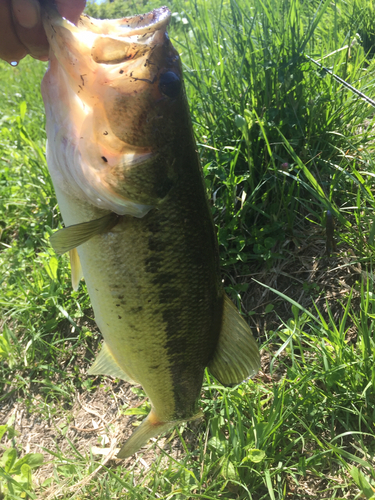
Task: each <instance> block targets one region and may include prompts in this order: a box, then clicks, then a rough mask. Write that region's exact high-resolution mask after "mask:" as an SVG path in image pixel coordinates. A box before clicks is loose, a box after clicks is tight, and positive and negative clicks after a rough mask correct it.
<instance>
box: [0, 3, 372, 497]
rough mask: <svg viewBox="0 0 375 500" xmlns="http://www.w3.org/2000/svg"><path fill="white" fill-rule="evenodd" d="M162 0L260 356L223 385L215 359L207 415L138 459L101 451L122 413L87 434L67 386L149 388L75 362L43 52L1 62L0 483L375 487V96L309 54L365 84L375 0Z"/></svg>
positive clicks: (12, 486) (128, 488)
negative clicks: (251, 375)
mask: <svg viewBox="0 0 375 500" xmlns="http://www.w3.org/2000/svg"><path fill="white" fill-rule="evenodd" d="M166 3H167V4H168V5H169V7H170V8H171V10H172V12H173V17H172V24H171V29H170V34H171V37H172V39H173V43H174V45H175V46H176V47H177V48H178V50H179V52H180V53H181V58H182V62H183V65H184V72H185V81H186V85H187V93H188V98H189V103H190V106H191V111H192V121H193V126H194V131H195V134H196V138H197V142H198V148H199V154H200V157H201V161H202V167H203V170H204V174H205V180H206V186H207V190H208V193H209V196H210V197H211V199H212V211H213V215H214V219H215V223H216V225H217V229H218V239H219V244H220V255H221V262H222V267H223V278H224V283H225V286H226V289H227V291H228V292H229V293H230V294H231V296H232V297H233V298H234V299H236V300H237V301H238V304H239V306H242V307H243V310H244V311H245V312H247V313H248V320H249V321H250V322H251V325H252V326H253V327H254V332H255V333H256V332H257V331H258V333H259V336H260V341H261V343H262V358H263V372H262V374H260V375H259V376H258V377H257V378H256V379H255V380H253V381H248V382H246V383H244V384H241V385H240V386H238V387H236V388H233V389H226V388H223V387H221V386H220V385H217V383H216V382H215V381H214V380H213V379H212V378H211V377H210V375H209V373H207V375H206V381H205V384H204V387H203V389H202V402H201V404H202V409H203V411H204V415H205V416H204V420H203V422H200V423H199V422H198V423H194V422H193V423H188V424H184V425H182V426H181V427H180V428H178V429H176V430H175V431H174V432H173V434H172V435H171V436H170V435H169V436H167V440H166V442H164V441H163V442H162V441H159V442H155V443H154V444H153V445H152V447H153V449H155V450H156V455H153V453H152V452H151V453H148V454H146V455H144V458H146V460H144V459H142V456H141V455H139V456H138V458H137V459H131V460H129V461H127V462H126V463H122V462H121V463H117V462H110V463H102V466H101V467H100V465H101V461H100V459H99V458H98V457H97V456H95V455H93V454H92V453H91V452H90V446H91V445H92V444H95V439H97V437H98V438H99V439H100V440H105V439H109V440H111V439H114V437H115V436H116V435H117V434H118V431H119V425H120V424H118V423H117V422H115V423H113V424H112V423H108V422H106V426H104V427H105V430H104V431H103V432H99V431H98V432H95V433H94V434H83V438H80V439H78V436H82V434H77V433H74V431H72V428H71V426H72V425H73V424H74V425H75V426H77V423H76V419H77V418H78V416H77V415H78V410H77V408H78V406H77V402H76V397H77V394H80V395H81V396H80V397H81V402H82V398H84V397H85V396H87V395H88V396H89V397H91V398H92V400H93V401H97V404H99V403H100V401H102V406H101V408H102V410H103V415H106V414H107V413H106V411H107V410H106V408H107V407H110V405H111V404H112V403H113V404H114V403H115V402H117V403H116V404H117V410H116V411H117V413H118V414H120V415H121V414H122V415H125V414H127V415H133V418H134V419H136V420H137V419H140V418H142V417H143V415H144V414H145V413H147V411H148V403H147V401H143V397H144V396H143V392H142V390H141V389H137V388H136V390H135V392H136V393H137V394H136V395H137V396H139V397H140V400H141V401H143V403H142V404H141V405H140V406H139V407H138V408H134V407H133V406H134V405H133V404H131V402H132V399H131V398H130V399H126V400H125V399H121V394H122V393H121V390H122V387H123V386H122V385H121V384H119V383H117V382H116V381H115V382H113V381H112V382H111V381H108V380H106V379H104V378H103V380H101V379H93V378H92V377H90V378H88V377H87V376H86V375H85V370H86V369H87V367H88V366H89V365H90V364H91V362H92V360H93V357H94V353H95V351H96V349H97V346H98V342H99V341H100V334H99V333H98V330H97V328H96V327H95V326H94V322H93V320H92V312H91V309H90V303H89V300H88V297H87V294H86V289H85V285H84V284H82V285H81V286H80V288H79V291H78V292H72V290H71V286H70V271H69V264H68V260H67V259H66V257H64V256H63V257H57V256H56V255H55V254H54V252H53V251H52V249H51V248H50V246H49V242H48V239H49V236H50V234H51V231H52V230H54V229H55V228H56V227H58V225H59V223H60V215H59V210H58V206H57V202H56V198H55V195H54V192H53V187H52V184H51V181H50V178H49V174H48V170H47V165H46V161H45V156H44V148H45V139H46V137H45V131H44V112H43V104H42V100H41V96H40V93H39V83H40V80H41V78H42V75H43V73H44V71H45V64H44V63H40V62H37V61H33V60H30V59H26V60H23V61H22V62H21V63H20V65H19V66H18V67H17V68H12V67H10V66H7V65H6V64H5V63H1V66H0V69H1V73H2V78H1V79H0V102H1V106H0V193H1V194H0V249H1V251H0V308H1V318H0V332H1V333H0V359H1V365H0V387H1V390H0V415H1V418H2V419H3V420H4V422H0V423H2V424H3V425H2V426H1V427H0V435H1V438H2V440H1V442H0V445H1V448H2V450H3V453H2V455H1V457H0V498H4V499H6V500H8V499H19V498H43V497H44V498H50V499H53V498H60V499H61V498H63V499H65V498H66V499H68V498H73V497H74V498H77V499H78V498H80V499H83V498H93V497H95V498H98V499H100V500H104V499H109V498H111V499H115V498H129V499H142V500H143V499H144V498H150V499H154V498H163V499H176V500H180V499H181V500H182V499H192V498H200V499H215V500H216V499H218V498H227V499H237V498H238V499H245V498H246V499H253V500H261V499H271V500H274V499H275V500H281V499H287V498H288V499H289V498H296V499H297V498H298V499H319V500H320V499H327V500H328V499H341V498H342V499H343V498H353V499H354V498H367V499H370V498H373V497H374V496H375V493H374V492H375V472H374V468H373V464H374V453H375V442H374V438H375V429H374V421H375V392H374V377H375V368H374V349H375V343H374V333H373V332H374V319H375V298H374V291H373V290H374V274H373V269H372V255H373V252H374V245H375V243H374V236H375V224H374V217H373V213H374V207H375V199H374V177H375V166H374V159H373V149H374V146H373V145H374V132H373V130H374V124H373V117H374V111H373V109H372V108H371V106H369V105H368V104H367V103H365V102H364V101H362V100H361V99H359V98H358V97H357V96H355V95H353V94H352V93H350V91H348V90H347V89H345V88H343V87H342V86H341V85H340V84H339V83H338V82H337V81H336V80H335V79H334V78H333V77H331V76H330V75H329V74H327V73H325V72H324V71H321V70H319V69H318V68H317V67H316V66H314V65H313V63H312V62H311V61H309V60H308V59H307V58H306V57H305V54H307V55H309V56H311V57H313V58H314V59H316V60H319V61H320V62H322V64H323V65H324V66H326V67H328V68H330V69H332V71H334V72H335V73H336V74H338V75H339V76H340V77H341V78H343V79H345V80H347V81H348V82H349V83H351V84H352V85H354V86H355V87H356V88H358V89H359V90H361V91H362V92H364V93H366V94H368V95H369V96H370V97H373V96H374V75H375V73H374V62H373V60H372V51H373V48H372V47H373V45H371V44H372V42H371V40H372V38H371V37H373V34H372V32H371V24H370V22H367V19H370V17H369V16H370V15H373V14H371V13H372V3H371V2H370V1H366V2H358V1H357V0H348V1H346V2H345V1H342V0H336V1H335V2H328V1H322V2H307V1H302V0H278V1H277V0H263V1H261V0H251V1H248V0H247V1H245V0H227V1H224V0H220V1H218V0H205V1H204V0H194V1H193V0H175V1H171V2H166ZM156 6H159V2H157V1H156V0H152V1H145V0H143V1H134V2H128V4H127V5H126V6H125V7H124V6H123V5H122V2H120V1H119V0H115V1H114V2H112V3H111V4H110V5H109V4H104V5H102V6H94V5H90V6H89V8H88V10H89V12H91V13H92V14H94V15H98V16H99V15H102V16H103V15H105V13H106V12H108V13H109V14H113V15H117V16H119V15H121V13H123V14H124V15H128V14H129V13H130V12H132V13H135V12H137V11H142V10H145V11H146V10H148V9H151V8H154V7H156ZM121 9H123V10H121ZM365 11H366V13H367V14H366V16H367V17H366V16H365V15H364V12H365ZM365 20H366V21H365ZM327 210H329V211H330V212H331V213H332V214H333V220H334V223H335V227H336V229H335V235H334V238H335V240H336V244H337V251H336V252H334V253H333V255H331V256H329V255H328V256H327V255H326V256H324V252H325V245H326V241H325V240H326V234H325V229H326V227H327V228H329V225H327V216H326V212H327ZM331 247H332V245H331ZM331 251H332V250H331ZM331 251H330V252H331ZM330 252H329V253H330ZM299 262H302V263H303V264H304V266H299V264H298V265H297V263H299ZM298 266H299V267H298ZM314 266H315V267H314ZM313 269H315V270H316V269H317V270H318V271H319V273H320V274H319V273H318V274H317V272H316V273H315V274H314V273H313ZM314 272H315V271H314ZM293 273H294V274H293ZM328 275H330V276H333V277H334V278H332V279H334V280H335V281H334V285H335V286H334V288H333V292H332V289H331V288H329V287H328V286H327V278H326V276H328ZM249 276H250V277H249ZM251 276H254V277H255V278H256V279H257V277H259V276H261V277H262V279H261V280H260V281H261V282H262V283H263V284H259V283H257V282H255V281H254V280H252V278H251ZM274 276H276V277H277V286H276V285H275V280H273V278H272V277H274ZM283 279H284V280H285V283H284V281H283ZM324 280H326V281H324ZM258 281H259V280H258ZM284 285H285V286H284ZM254 297H255V298H254ZM255 299H256V300H257V301H258V302H256V300H255ZM258 299H259V300H258ZM103 394H104V396H103ZM136 395H133V396H134V397H135V396H136ZM100 398H103V399H102V400H100V401H99V399H100ZM125 401H127V402H125ZM82 404H83V403H82ZM83 406H84V404H83ZM83 406H82V408H83ZM85 408H86V409H87V405H86V406H85ZM82 411H83V410H82ZM85 411H86V410H85ZM20 412H21V413H20ZM22 412H23V413H22ZM20 415H21V416H20ZM87 415H89V412H87ZM22 419H23V421H26V423H27V424H28V426H26V427H25V428H26V430H25V428H23V427H22V425H21V424H20V423H19V422H22ZM90 419H96V420H95V421H96V422H97V423H96V424H95V425H96V426H98V425H102V424H101V423H100V424H99V423H98V422H99V421H98V420H97V416H95V415H94V414H93V413H91V414H90ZM90 419H89V420H88V424H89V425H90V427H92V425H93V423H92V421H91V420H90ZM105 420H109V417H108V418H106V419H105ZM33 422H39V424H38V425H39V427H38V429H39V430H38V431H35V433H34V434H32V432H31V431H30V432H29V431H27V429H28V427H30V428H33V427H32V424H33ZM33 425H34V424H33ZM121 425H123V424H121ZM129 425H131V424H129ZM78 427H79V425H78ZM81 427H82V426H81ZM83 427H84V426H83ZM21 429H22V433H19V431H20V430H21ZM43 429H44V430H43ZM51 429H52V430H51ZM52 431H53V432H52ZM28 434H29V437H27V435H28ZM44 436H47V437H48V439H47V437H46V439H45V443H44V444H43V443H42V441H43V439H44ZM51 436H52V437H51ZM93 436H94V437H93ZM28 439H29V441H28ZM90 439H91V440H90ZM93 439H94V441H93ZM103 443H105V441H100V444H103ZM161 443H163V445H162V444H161ZM39 444H40V446H38V445H39ZM38 453H43V456H44V464H43V465H41V464H40V455H38ZM142 460H143V461H142ZM22 467H23V469H22V470H21V468H22ZM37 482H38V484H36V483H37ZM77 485H78V486H77Z"/></svg>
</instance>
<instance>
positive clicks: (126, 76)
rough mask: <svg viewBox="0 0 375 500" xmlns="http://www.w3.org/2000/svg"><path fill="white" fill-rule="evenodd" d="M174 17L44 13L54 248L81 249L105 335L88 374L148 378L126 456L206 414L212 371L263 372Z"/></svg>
mask: <svg viewBox="0 0 375 500" xmlns="http://www.w3.org/2000/svg"><path fill="white" fill-rule="evenodd" d="M169 17H170V13H169V11H168V9H166V8H162V9H157V10H155V11H153V12H152V13H149V14H146V15H144V16H137V17H134V18H127V19H124V20H118V21H96V20H92V19H90V18H88V17H85V16H84V17H82V18H81V20H80V22H79V23H78V26H77V27H75V26H73V25H71V24H70V23H68V22H67V21H65V20H61V18H59V17H58V16H57V15H56V13H55V12H54V11H53V10H52V11H51V10H47V14H46V16H45V21H44V24H45V28H46V32H47V35H48V38H49V41H50V45H51V48H52V52H51V57H50V67H49V70H48V71H47V73H46V75H45V77H44V80H43V83H42V93H43V97H44V101H45V107H46V115H47V135H48V146H47V160H48V165H49V169H50V173H51V176H52V180H53V182H54V186H55V189H56V195H57V198H58V202H59V205H60V209H61V213H62V216H63V219H64V222H65V225H66V226H75V227H74V228H73V229H71V228H70V227H68V228H67V229H66V230H63V231H62V232H61V233H60V235H59V233H56V237H55V238H54V242H55V246H56V248H61V249H63V250H64V251H65V250H72V251H73V249H74V248H75V247H76V246H78V249H77V250H78V254H79V259H80V261H81V265H82V271H83V275H84V277H85V280H86V283H87V287H88V292H89V295H90V299H91V302H92V305H93V309H94V312H95V318H96V321H97V324H98V326H99V328H100V330H101V332H102V334H103V337H104V339H105V345H104V347H103V349H102V352H101V354H100V355H99V358H98V360H97V361H96V363H94V365H93V367H92V368H91V370H90V372H91V373H92V374H97V373H102V374H103V373H104V374H107V375H114V376H120V377H122V378H124V379H126V380H128V381H131V382H136V383H140V384H141V385H142V386H143V388H144V390H145V392H146V394H147V395H148V396H149V398H150V401H151V405H152V410H151V413H150V415H149V416H148V417H147V418H146V420H145V421H144V422H143V423H142V425H141V426H140V427H139V428H138V429H137V431H135V433H133V435H132V436H131V438H130V439H129V440H128V441H127V442H126V443H125V445H124V448H123V449H122V450H121V452H120V454H119V456H120V457H121V458H125V457H126V456H130V455H131V454H133V453H134V452H135V451H137V450H138V449H139V448H140V447H141V446H143V445H144V444H146V442H147V440H148V439H149V438H150V437H152V436H154V435H157V434H158V433H160V432H163V431H165V430H167V429H168V428H170V427H172V426H173V425H174V423H176V422H178V421H181V420H187V419H190V418H194V417H195V416H196V415H197V414H198V400H199V395H200V390H201V386H202V381H203V375H204V369H205V367H206V366H210V368H211V370H212V372H213V373H214V375H215V376H217V377H218V378H219V379H220V380H221V381H223V382H224V383H226V384H230V383H238V382H240V381H241V380H242V379H244V378H246V377H247V376H249V375H253V374H255V373H256V371H257V370H258V368H259V354H258V350H257V346H256V343H255V341H254V339H253V337H252V335H251V332H250V330H249V327H248V326H247V325H246V323H245V322H244V321H243V320H242V319H241V317H240V316H239V314H238V312H237V311H236V310H235V308H234V306H231V305H230V303H229V302H228V300H229V299H227V298H226V297H225V294H224V291H223V288H222V285H221V277H220V267H219V257H218V247H217V241H216V236H215V231H214V225H213V221H212V217H211V211H210V207H209V204H208V201H207V197H206V192H205V185H204V180H203V177H202V172H201V168H200V164H199V159H198V156H197V152H196V146H195V141H194V137H193V133H192V127H191V119H190V115H189V110H188V105H187V101H186V95H185V91H184V86H183V79H182V71H181V64H180V60H179V57H178V54H177V52H176V51H175V49H174V48H173V46H172V44H171V43H170V41H169V38H168V35H167V33H166V27H167V24H168V22H169ZM124 33H125V34H124ZM111 213H113V214H114V217H115V218H116V220H114V219H113V217H112V215H111ZM106 218H108V221H109V222H108V229H107V230H105V229H104V230H103V221H104V222H105V221H106V220H107V219H106ZM96 221H102V222H101V223H99V222H96ZM99 226H100V230H99V229H98V230H97V231H96V232H95V228H96V227H97V228H99ZM88 227H90V228H91V229H90V230H89V229H88ZM77 233H80V235H79V237H77ZM74 235H75V236H74ZM86 240H87V241H86ZM82 241H84V242H83V243H82ZM77 243H78V244H77ZM59 245H60V246H59ZM72 262H75V261H73V259H72ZM72 265H73V264H72ZM228 325H229V326H228ZM224 327H225V329H226V331H223V328H224ZM232 333H233V335H234V337H233V339H234V341H233V342H231V341H229V342H224V341H223V339H224V340H225V339H226V340H228V338H229V337H230V336H231V335H232ZM241 342H242V344H241ZM236 343H237V344H238V345H241V347H242V346H243V348H241V349H240V348H238V349H237V350H238V352H237V354H236ZM220 346H224V347H223V348H222V349H221V347H220ZM246 349H247V351H246ZM221 350H222V351H223V352H221ZM227 374H229V375H227Z"/></svg>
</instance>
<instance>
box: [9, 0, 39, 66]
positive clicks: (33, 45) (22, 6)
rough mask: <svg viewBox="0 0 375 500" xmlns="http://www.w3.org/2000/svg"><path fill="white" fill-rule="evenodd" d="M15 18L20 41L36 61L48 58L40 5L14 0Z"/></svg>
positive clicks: (31, 1) (25, 0)
mask: <svg viewBox="0 0 375 500" xmlns="http://www.w3.org/2000/svg"><path fill="white" fill-rule="evenodd" d="M12 8H13V18H14V21H15V23H14V24H15V29H16V33H17V36H18V38H19V40H20V41H21V42H22V44H23V45H24V46H25V47H26V49H27V51H28V53H29V54H30V55H31V56H32V57H35V58H36V59H42V60H44V59H47V58H48V41H47V37H46V35H45V33H44V29H43V23H42V19H41V14H40V5H39V3H38V2H37V1H36V0H12Z"/></svg>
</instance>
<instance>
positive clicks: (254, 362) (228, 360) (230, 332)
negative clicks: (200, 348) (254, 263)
mask: <svg viewBox="0 0 375 500" xmlns="http://www.w3.org/2000/svg"><path fill="white" fill-rule="evenodd" d="M208 368H209V369H210V372H211V373H212V375H213V376H214V377H215V378H217V379H218V380H219V382H221V383H222V384H223V385H229V386H230V385H236V384H239V383H241V382H242V381H243V380H245V379H247V378H248V377H253V376H254V375H255V374H256V373H257V372H258V370H259V368H260V356H259V350H258V346H257V343H256V342H255V339H254V337H253V335H252V333H251V331H250V328H249V325H248V324H247V323H246V321H245V320H244V319H243V318H242V317H241V316H240V314H239V312H238V311H237V308H236V307H235V306H234V304H233V303H232V301H231V300H230V299H229V297H227V296H225V298H224V311H223V321H222V327H221V332H220V337H219V342H218V345H217V347H216V351H215V353H214V356H213V358H212V360H211V362H210V364H209V365H208Z"/></svg>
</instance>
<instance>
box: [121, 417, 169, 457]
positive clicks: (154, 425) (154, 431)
mask: <svg viewBox="0 0 375 500" xmlns="http://www.w3.org/2000/svg"><path fill="white" fill-rule="evenodd" d="M176 423H177V422H159V420H158V418H157V416H156V414H155V412H154V410H151V411H150V413H149V414H148V415H147V417H146V418H145V419H144V420H143V422H142V423H141V425H140V426H139V427H138V428H137V429H136V430H135V431H134V432H133V434H132V435H131V436H130V438H129V439H128V440H127V441H126V442H125V444H124V446H123V447H122V448H121V450H120V451H119V453H118V455H117V458H128V457H130V456H131V455H133V454H134V453H135V452H137V451H138V450H139V449H140V448H142V446H145V444H147V442H148V440H149V439H151V438H152V437H155V436H157V435H158V434H162V433H164V432H166V431H168V430H169V429H171V428H172V427H174V425H175V424H176Z"/></svg>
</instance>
